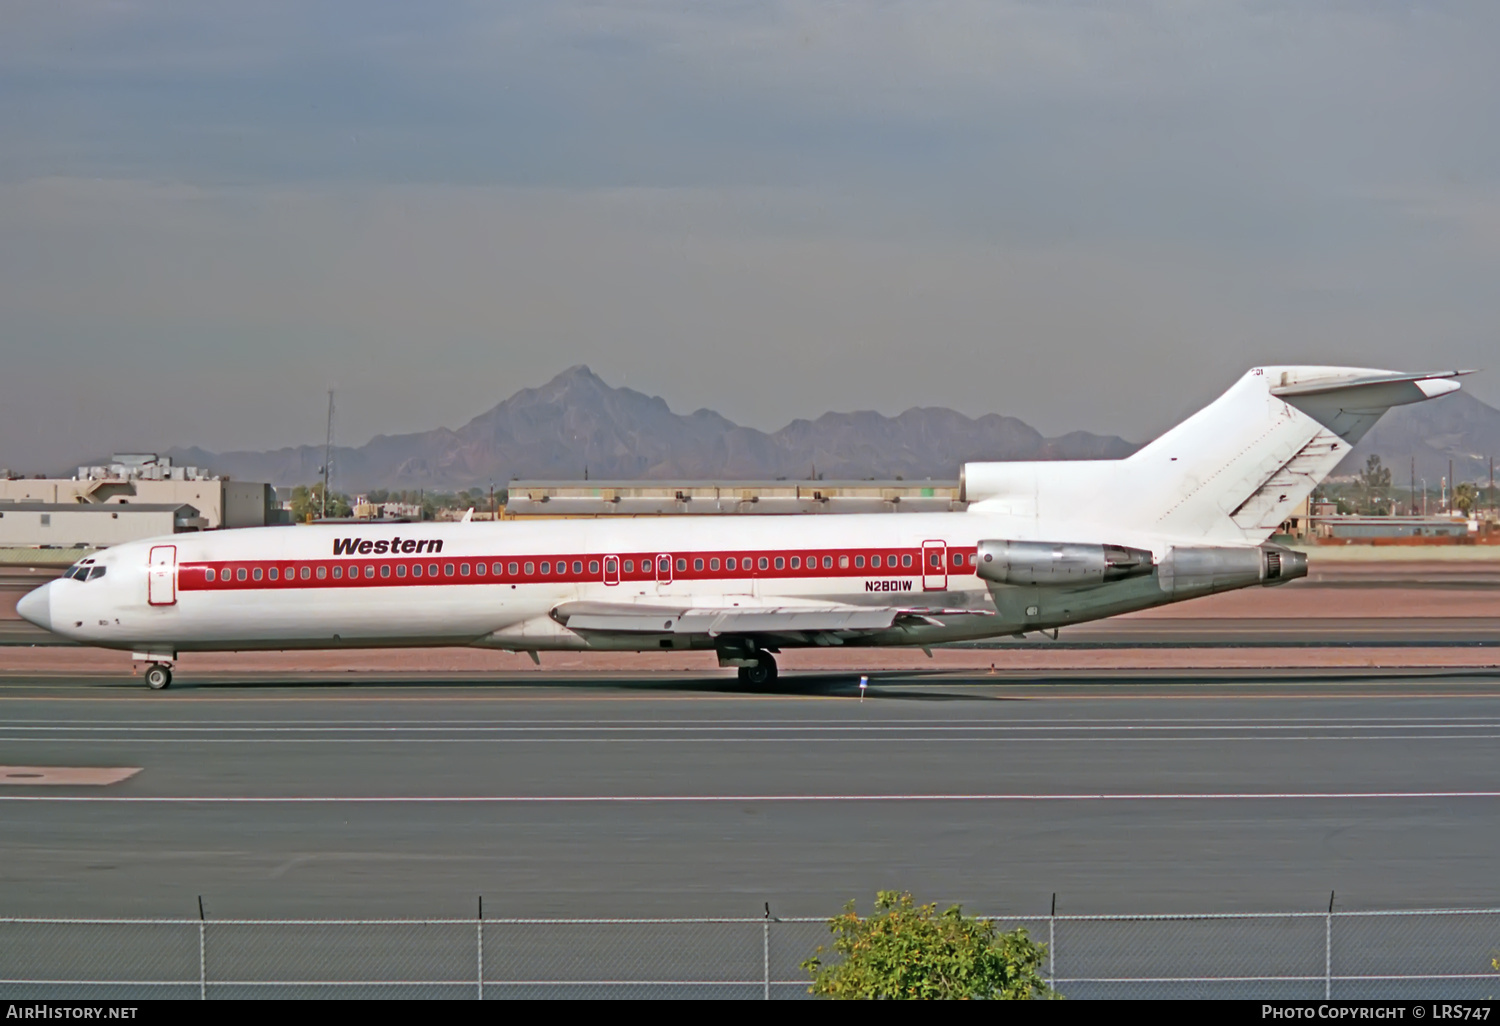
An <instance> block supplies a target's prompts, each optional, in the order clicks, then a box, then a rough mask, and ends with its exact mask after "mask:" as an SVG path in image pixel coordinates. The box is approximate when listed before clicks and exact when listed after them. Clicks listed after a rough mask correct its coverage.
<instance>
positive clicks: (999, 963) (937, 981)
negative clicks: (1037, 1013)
mask: <svg viewBox="0 0 1500 1026" xmlns="http://www.w3.org/2000/svg"><path fill="white" fill-rule="evenodd" d="M828 929H829V931H830V932H831V933H832V934H833V935H834V941H833V952H834V953H836V954H838V955H841V956H842V959H841V960H840V961H837V962H834V963H832V964H829V963H826V962H824V960H823V959H824V956H825V955H827V954H829V952H828V951H827V950H826V949H825V948H824V947H823V946H822V945H819V946H818V950H817V951H816V952H814V954H813V956H812V957H811V958H809V959H808V960H807V961H805V962H803V963H802V968H803V969H805V970H807V972H808V973H810V974H811V975H812V986H811V987H809V988H808V992H809V993H811V994H814V995H816V996H818V997H827V998H849V999H872V998H884V999H897V998H906V999H939V1000H942V999H970V998H985V999H1001V1000H1023V1001H1024V1000H1030V999H1033V998H1051V997H1057V996H1058V995H1057V992H1056V991H1054V990H1052V989H1051V988H1050V987H1048V986H1047V982H1046V980H1044V979H1043V978H1042V974H1041V967H1042V963H1043V962H1044V961H1045V960H1046V957H1047V946H1046V945H1045V944H1038V943H1036V942H1035V941H1033V940H1031V938H1029V937H1028V936H1027V935H1026V931H1025V930H1021V929H1018V930H1013V931H1011V932H1010V933H1001V932H1000V931H999V928H998V927H996V925H995V923H994V921H993V920H989V919H977V918H974V917H973V916H966V915H964V914H963V910H962V909H961V908H960V907H959V906H957V905H954V906H952V907H951V908H949V909H947V910H946V911H944V912H941V913H940V912H938V911H937V906H936V905H918V904H916V903H915V902H914V901H913V900H912V896H911V895H910V894H908V893H904V892H897V891H880V892H878V893H877V894H876V895H875V911H874V913H872V914H871V915H870V916H869V918H866V919H862V918H860V916H859V915H858V913H856V912H855V910H854V902H852V901H851V902H849V904H847V905H845V906H844V912H843V915H840V916H837V917H835V918H834V919H832V920H830V921H829V923H828Z"/></svg>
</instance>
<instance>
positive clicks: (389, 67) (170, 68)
mask: <svg viewBox="0 0 1500 1026" xmlns="http://www.w3.org/2000/svg"><path fill="white" fill-rule="evenodd" d="M1497 54H1500V4H1496V3H1494V2H1493V0H1473V2H1470V3H1464V2H1450V3H1422V2H1407V3H1398V2H1380V0H1348V2H1339V0H1328V2H1322V0H1264V2H1261V0H1241V2H1235V0H1218V2H1213V0H1161V2H1150V0H1126V2H1120V3H1112V2H1103V0H1101V2H1083V0H1076V2H1069V0H1048V2H1035V3H1032V2H1021V0H952V2H949V0H869V2H841V0H779V2H778V0H760V2H748V0H733V2H729V0H726V2H714V0H675V2H674V0H662V2H647V0H604V2H598V3H594V2H574V0H535V2H525V3H522V2H515V3H504V2H475V3H441V2H433V0H424V2H422V3H412V2H410V0H391V2H383V0H350V2H333V3H317V2H310V0H295V2H289V3H278V2H272V0H254V2H245V0H236V2H233V3H212V2H206V0H182V2H128V0H116V2H68V0H34V2H31V0H9V2H7V3H5V4H3V5H0V466H10V467H12V468H13V469H18V470H41V469H48V468H51V467H54V466H66V465H67V464H68V463H69V462H71V461H73V460H76V459H79V458H82V457H83V456H85V455H98V454H106V453H108V452H110V451H111V450H113V449H135V448H142V449H158V448H166V447H168V446H172V445H179V444H181V445H186V444H196V445H203V446H206V447H208V448H213V449H226V448H267V447H274V446H280V445H286V444H292V443H297V442H304V441H315V440H320V439H321V436H322V431H323V412H324V402H325V398H324V394H323V393H324V390H325V389H326V388H328V387H330V386H334V387H337V388H338V389H339V394H340V418H339V425H338V433H339V438H340V441H342V442H345V443H361V442H363V441H365V440H367V439H368V438H369V437H370V436H371V435H373V434H375V433H380V432H384V433H392V432H400V431H411V430H421V429H426V428H431V427H436V426H439V425H448V426H456V425H458V424H460V423H462V422H463V421H465V420H467V419H469V417H471V416H473V415H474V414H476V413H479V412H481V411H482V410H484V409H487V408H488V407H490V406H492V405H493V404H494V403H495V402H497V401H498V400H500V399H501V398H504V397H505V396H507V395H509V394H511V393H512V392H513V391H515V390H516V389H518V388H522V387H525V386H528V385H535V384H540V383H541V382H543V381H545V380H546V379H548V378H549V377H551V376H552V375H553V374H555V373H556V372H557V371H559V370H561V369H563V368H564V367H567V366H569V365H571V364H575V363H587V364H589V365H590V366H592V367H593V368H594V370H595V371H597V372H598V373H599V374H600V375H602V376H603V377H604V378H605V379H606V380H609V381H611V382H612V383H616V384H626V385H629V386H631V387H633V388H637V389H640V390H642V391H646V392H651V393H655V394H659V395H662V396H663V397H665V398H666V399H667V401H668V402H669V403H670V404H671V405H672V407H673V408H674V409H677V410H679V411H681V412H688V411H691V410H693V409H696V408H697V407H700V406H710V407H712V408H714V409H717V410H719V411H720V412H721V413H723V414H725V415H726V416H729V417H731V418H733V419H735V420H738V421H740V422H742V423H747V424H751V425H754V426H757V427H762V428H775V427H779V426H781V425H782V424H783V423H785V422H786V421H787V420H789V419H791V418H793V417H796V416H815V415H817V414H819V413H822V412H824V411H826V410H829V409H839V410H847V409H870V408H873V409H877V410H881V411H884V412H887V413H896V412H899V411H900V410H902V409H904V408H906V407H909V406H913V405H948V406H953V407H955V408H957V409H960V410H963V411H965V412H967V413H971V414H979V413H985V412H1002V413H1008V414H1013V415H1016V416H1020V417H1023V418H1025V419H1026V420H1028V421H1030V422H1032V423H1033V424H1035V425H1036V426H1037V427H1039V428H1041V429H1042V430H1044V431H1047V432H1060V431H1065V430H1070V429H1074V428H1085V429H1090V430H1095V431H1104V432H1111V433H1118V434H1122V435H1125V436H1127V437H1131V438H1135V439H1141V438H1145V437H1148V436H1150V435H1151V434H1153V433H1155V432H1157V431H1159V430H1160V429H1162V428H1163V427H1165V426H1166V425H1167V424H1169V423H1170V422H1172V421H1173V420H1174V419H1175V418H1176V417H1178V416H1179V415H1180V414H1181V413H1183V412H1184V411H1186V410H1188V409H1191V408H1195V407H1197V406H1199V405H1201V404H1202V403H1204V402H1206V401H1207V400H1208V399H1209V398H1211V397H1212V396H1213V395H1214V394H1217V392H1218V391H1219V390H1221V389H1222V388H1223V387H1226V386H1227V385H1228V383H1229V382H1230V381H1231V380H1233V379H1234V378H1235V377H1237V376H1238V375H1239V373H1240V372H1241V371H1242V370H1243V369H1244V368H1245V367H1248V366H1251V365H1254V364H1256V363H1269V362H1288V361H1297V362H1338V363H1354V364H1364V365H1375V366H1386V365H1388V366H1394V367H1406V368H1431V367H1447V366H1455V365H1463V366H1477V367H1481V368H1489V370H1490V371H1491V373H1489V374H1486V375H1479V376H1476V377H1474V378H1471V379H1469V382H1470V387H1471V388H1472V389H1473V390H1474V391H1475V393H1476V394H1478V395H1479V396H1480V397H1481V398H1483V399H1485V400H1486V401H1488V402H1491V403H1496V404H1500V361H1496V360H1494V359H1493V358H1492V354H1493V353H1494V352H1495V349H1496V346H1495V342H1496V339H1497V335H1500V309H1497V306H1500V302H1497V298H1496V297H1497V295H1500V60H1497V59H1496V55H1497Z"/></svg>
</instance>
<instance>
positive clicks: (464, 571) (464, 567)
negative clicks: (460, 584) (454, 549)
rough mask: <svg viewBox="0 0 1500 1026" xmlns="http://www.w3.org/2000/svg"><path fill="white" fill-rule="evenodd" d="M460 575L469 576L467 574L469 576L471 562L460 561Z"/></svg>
mask: <svg viewBox="0 0 1500 1026" xmlns="http://www.w3.org/2000/svg"><path fill="white" fill-rule="evenodd" d="M458 576H460V577H467V576H469V564H467V563H460V564H458Z"/></svg>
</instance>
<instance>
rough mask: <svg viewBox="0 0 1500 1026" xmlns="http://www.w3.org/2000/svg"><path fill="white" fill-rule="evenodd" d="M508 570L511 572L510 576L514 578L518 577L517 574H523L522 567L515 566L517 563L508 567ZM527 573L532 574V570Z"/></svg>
mask: <svg viewBox="0 0 1500 1026" xmlns="http://www.w3.org/2000/svg"><path fill="white" fill-rule="evenodd" d="M506 569H507V570H508V571H509V572H510V575H511V576H512V577H514V576H516V574H518V573H520V572H521V568H520V566H519V565H517V564H515V563H511V564H509V565H508V566H507V567H506ZM526 572H527V573H531V571H530V570H528V571H526Z"/></svg>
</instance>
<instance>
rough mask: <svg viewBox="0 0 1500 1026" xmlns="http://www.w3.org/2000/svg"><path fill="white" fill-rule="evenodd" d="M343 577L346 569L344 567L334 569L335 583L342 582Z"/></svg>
mask: <svg viewBox="0 0 1500 1026" xmlns="http://www.w3.org/2000/svg"><path fill="white" fill-rule="evenodd" d="M343 576H344V568H343V567H341V566H336V567H334V568H333V579H334V580H335V581H337V580H341V579H342V578H343Z"/></svg>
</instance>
